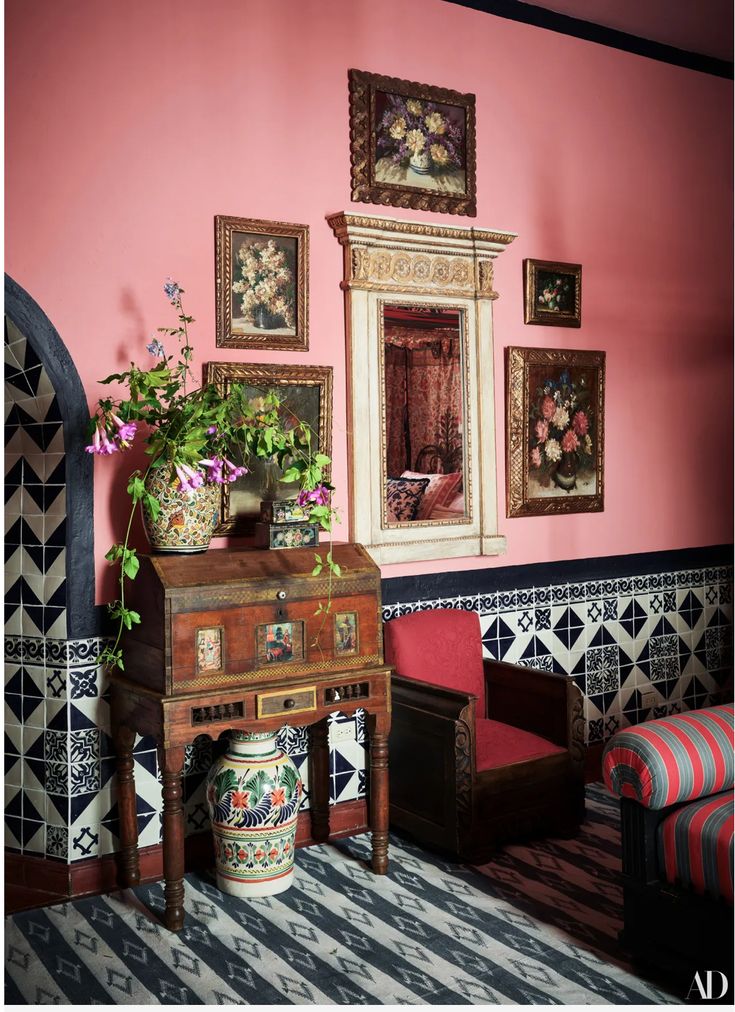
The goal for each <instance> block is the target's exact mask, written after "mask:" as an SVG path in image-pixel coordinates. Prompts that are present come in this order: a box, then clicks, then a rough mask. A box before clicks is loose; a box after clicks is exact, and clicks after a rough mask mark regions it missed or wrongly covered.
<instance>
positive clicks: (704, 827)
mask: <svg viewBox="0 0 735 1012" xmlns="http://www.w3.org/2000/svg"><path fill="white" fill-rule="evenodd" d="M734 798H735V795H734V794H733V791H723V792H722V793H721V794H715V795H714V796H713V797H710V798H701V799H700V800H699V801H691V802H690V803H689V804H688V805H684V807H683V808H677V810H676V811H675V812H672V813H671V815H668V816H667V817H666V818H665V819H664V820H663V822H662V823H661V824H660V825H659V827H658V840H657V844H658V855H659V868H662V869H663V873H664V877H665V878H666V881H667V882H671V883H673V884H678V885H683V886H688V887H690V888H692V889H694V890H695V892H698V893H709V894H710V895H711V896H722V898H723V899H725V900H727V902H728V903H732V901H733V888H732V877H733V876H732V861H733V832H734V831H735V814H733V799H734Z"/></svg>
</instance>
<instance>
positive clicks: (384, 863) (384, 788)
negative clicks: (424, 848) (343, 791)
mask: <svg viewBox="0 0 735 1012" xmlns="http://www.w3.org/2000/svg"><path fill="white" fill-rule="evenodd" d="M389 730H390V715H389V714H387V713H381V714H370V715H369V716H368V732H369V735H370V769H369V776H370V782H369V790H370V829H371V831H372V844H373V862H372V865H373V871H374V872H375V874H376V875H385V874H386V873H387V871H388V731H389Z"/></svg>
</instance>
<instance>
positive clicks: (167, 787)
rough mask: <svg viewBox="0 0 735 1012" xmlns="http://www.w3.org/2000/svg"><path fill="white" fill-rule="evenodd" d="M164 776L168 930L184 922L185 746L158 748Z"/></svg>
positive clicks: (164, 838)
mask: <svg viewBox="0 0 735 1012" xmlns="http://www.w3.org/2000/svg"><path fill="white" fill-rule="evenodd" d="M158 756H159V763H160V765H161V773H162V779H163V877H164V881H165V895H166V912H165V914H164V923H165V925H166V927H167V928H168V929H169V931H180V930H181V928H182V927H183V926H184V806H183V805H182V803H181V774H182V771H183V768H184V746H183V745H177V746H176V747H175V748H168V749H166V748H159V750H158Z"/></svg>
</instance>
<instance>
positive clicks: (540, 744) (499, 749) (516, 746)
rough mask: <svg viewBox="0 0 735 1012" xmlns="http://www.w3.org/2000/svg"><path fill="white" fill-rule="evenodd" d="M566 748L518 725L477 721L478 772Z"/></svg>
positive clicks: (479, 719) (476, 750)
mask: <svg viewBox="0 0 735 1012" xmlns="http://www.w3.org/2000/svg"><path fill="white" fill-rule="evenodd" d="M565 751H566V749H563V748H561V747H560V746H559V745H554V744H553V743H552V742H550V741H547V740H546V739H545V738H541V737H540V736H539V735H537V734H532V733H531V732H530V731H522V730H521V728H519V727H512V726H511V725H510V724H501V723H500V722H499V721H497V720H485V719H483V718H479V717H478V718H477V720H476V721H475V762H476V768H477V772H478V773H480V772H481V771H482V770H494V769H496V768H497V767H498V766H510V765H511V764H512V763H522V762H527V761H528V760H529V759H541V758H542V756H547V755H554V754H556V753H557V752H565Z"/></svg>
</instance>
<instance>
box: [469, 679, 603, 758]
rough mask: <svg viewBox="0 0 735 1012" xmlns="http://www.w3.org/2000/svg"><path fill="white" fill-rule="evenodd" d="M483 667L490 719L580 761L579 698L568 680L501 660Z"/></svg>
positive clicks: (581, 717)
mask: <svg viewBox="0 0 735 1012" xmlns="http://www.w3.org/2000/svg"><path fill="white" fill-rule="evenodd" d="M483 666H484V669H485V688H486V698H487V716H488V717H490V718H491V720H499V721H502V723H504V724H512V725H513V727H520V728H521V729H522V730H524V731H531V732H532V733H533V734H538V735H541V737H542V738H546V739H547V741H552V742H553V743H554V744H555V745H560V746H561V747H562V748H570V749H573V751H575V752H578V753H579V755H578V756H575V758H579V759H580V760H581V759H582V758H583V754H582V750H583V747H584V738H583V735H584V715H583V711H582V707H583V699H582V693H581V691H580V690H579V688H578V686H577V685H576V684H575V683H574V681H573V680H572V679H571V678H567V677H566V676H564V675H557V674H555V673H553V672H551V671H539V670H538V669H537V668H527V667H522V666H521V665H517V664H506V663H505V662H504V661H492V660H485V661H484V662H483ZM575 743H579V746H580V747H579V748H576V749H575V748H574V745H575Z"/></svg>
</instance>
